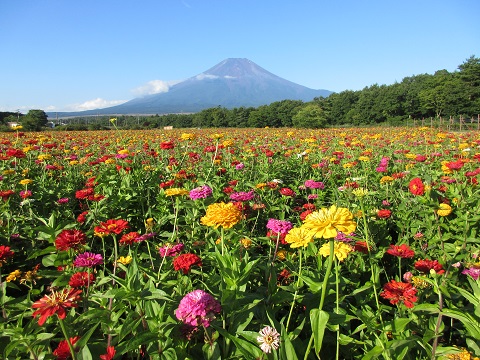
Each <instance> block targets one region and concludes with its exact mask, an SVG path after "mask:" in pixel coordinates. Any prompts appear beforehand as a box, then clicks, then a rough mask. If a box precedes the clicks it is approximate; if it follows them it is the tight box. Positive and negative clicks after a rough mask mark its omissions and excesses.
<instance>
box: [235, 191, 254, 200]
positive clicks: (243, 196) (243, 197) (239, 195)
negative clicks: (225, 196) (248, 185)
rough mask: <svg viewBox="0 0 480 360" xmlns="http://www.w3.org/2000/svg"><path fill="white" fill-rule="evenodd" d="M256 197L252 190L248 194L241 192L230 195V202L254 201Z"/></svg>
mask: <svg viewBox="0 0 480 360" xmlns="http://www.w3.org/2000/svg"><path fill="white" fill-rule="evenodd" d="M254 196H255V193H254V192H253V190H250V191H248V192H244V191H240V192H236V193H233V194H230V200H233V201H249V200H253V197H254Z"/></svg>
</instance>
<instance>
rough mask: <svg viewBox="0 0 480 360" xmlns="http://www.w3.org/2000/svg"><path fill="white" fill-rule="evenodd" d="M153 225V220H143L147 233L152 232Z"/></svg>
mask: <svg viewBox="0 0 480 360" xmlns="http://www.w3.org/2000/svg"><path fill="white" fill-rule="evenodd" d="M154 225H155V220H153V218H148V219H147V220H145V229H147V231H152V230H153V226H154Z"/></svg>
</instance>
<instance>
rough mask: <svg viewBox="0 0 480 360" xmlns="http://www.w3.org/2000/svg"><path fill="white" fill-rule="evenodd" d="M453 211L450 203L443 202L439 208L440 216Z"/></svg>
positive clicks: (438, 213)
mask: <svg viewBox="0 0 480 360" xmlns="http://www.w3.org/2000/svg"><path fill="white" fill-rule="evenodd" d="M451 213H452V207H451V206H450V205H448V204H445V203H442V204H440V205H439V207H438V210H437V215H438V216H448V215H450V214H451Z"/></svg>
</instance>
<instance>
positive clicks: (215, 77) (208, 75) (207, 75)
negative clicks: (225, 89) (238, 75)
mask: <svg viewBox="0 0 480 360" xmlns="http://www.w3.org/2000/svg"><path fill="white" fill-rule="evenodd" d="M195 79H197V80H203V79H218V76H217V75H210V74H205V73H202V74H199V75H197V76H195Z"/></svg>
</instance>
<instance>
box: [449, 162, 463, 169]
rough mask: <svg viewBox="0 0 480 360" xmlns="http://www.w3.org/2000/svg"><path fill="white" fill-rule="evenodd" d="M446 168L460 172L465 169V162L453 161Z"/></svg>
mask: <svg viewBox="0 0 480 360" xmlns="http://www.w3.org/2000/svg"><path fill="white" fill-rule="evenodd" d="M445 166H446V167H448V168H449V169H450V170H460V169H461V168H462V167H463V162H462V160H457V161H451V162H449V163H446V164H445Z"/></svg>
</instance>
